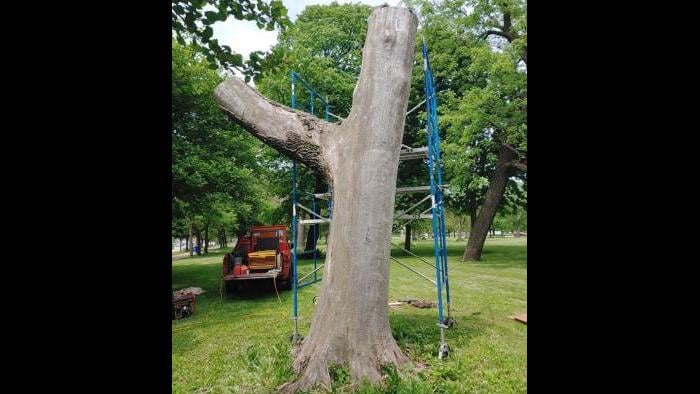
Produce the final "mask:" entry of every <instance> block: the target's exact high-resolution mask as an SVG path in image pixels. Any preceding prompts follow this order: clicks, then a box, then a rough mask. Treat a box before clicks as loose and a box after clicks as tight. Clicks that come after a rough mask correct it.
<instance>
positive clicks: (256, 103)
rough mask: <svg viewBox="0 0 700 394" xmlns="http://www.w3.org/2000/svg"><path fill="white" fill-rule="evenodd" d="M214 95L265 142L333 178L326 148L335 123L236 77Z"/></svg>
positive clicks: (229, 112) (219, 88) (221, 86)
mask: <svg viewBox="0 0 700 394" xmlns="http://www.w3.org/2000/svg"><path fill="white" fill-rule="evenodd" d="M214 98H215V100H216V102H217V103H218V104H219V107H221V109H223V110H224V111H225V112H226V113H227V114H228V115H229V116H230V117H231V119H233V120H234V121H235V122H236V123H238V124H239V125H241V126H242V127H243V128H244V129H246V130H247V131H248V132H250V133H251V134H253V135H254V136H255V137H257V138H258V139H260V140H261V141H263V142H264V143H265V144H267V145H270V146H271V147H273V148H275V149H277V150H278V151H280V152H281V153H282V154H284V155H286V156H288V157H290V158H292V159H294V160H298V161H300V162H302V163H304V164H305V165H307V166H308V167H310V168H313V169H314V170H315V171H316V172H317V173H319V174H323V175H325V176H326V177H327V178H328V179H329V180H330V179H332V178H331V172H330V166H329V163H328V158H327V157H326V156H327V155H325V151H326V150H327V145H328V143H329V141H330V138H332V137H331V135H332V134H333V131H334V130H335V128H336V126H335V125H333V124H331V123H328V122H326V121H323V120H321V119H318V118H317V117H315V116H313V115H311V114H306V113H304V112H301V111H296V110H293V109H291V108H289V107H287V106H284V105H282V104H279V103H276V102H274V101H271V100H268V99H266V98H265V97H263V96H262V95H261V94H260V93H258V92H257V91H256V90H255V89H253V88H251V87H250V86H248V85H247V84H246V83H245V82H243V81H241V80H240V79H238V78H235V77H234V78H229V79H227V80H226V81H224V82H222V83H221V84H219V86H217V87H216V89H215V90H214Z"/></svg>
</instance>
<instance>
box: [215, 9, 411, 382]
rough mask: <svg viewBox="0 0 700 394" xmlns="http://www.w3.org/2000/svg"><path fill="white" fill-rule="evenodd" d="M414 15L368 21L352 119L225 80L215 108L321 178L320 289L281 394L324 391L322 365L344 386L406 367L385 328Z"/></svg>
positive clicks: (389, 14)
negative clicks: (325, 223)
mask: <svg viewBox="0 0 700 394" xmlns="http://www.w3.org/2000/svg"><path fill="white" fill-rule="evenodd" d="M417 26H418V19H417V17H416V16H415V14H413V12H412V11H410V10H408V9H405V8H397V7H388V6H379V7H376V8H375V9H374V10H373V12H372V14H371V15H370V17H369V19H368V29H367V38H366V41H365V45H364V47H363V48H362V68H361V72H360V76H359V78H358V82H357V86H356V87H355V91H354V93H353V100H352V103H353V106H352V109H351V111H350V114H349V115H348V116H347V118H346V119H345V121H343V122H342V123H341V124H332V123H328V122H324V121H322V120H320V119H318V118H316V117H314V116H312V115H310V114H306V113H304V112H302V111H293V110H291V109H290V108H288V107H285V106H283V105H281V104H278V103H274V102H271V101H269V100H267V99H265V98H264V97H262V96H261V95H260V94H258V93H257V92H256V91H254V90H253V89H252V88H250V87H249V86H247V85H246V84H245V83H244V82H242V81H241V80H239V79H237V78H230V79H228V80H226V81H224V82H223V83H222V84H220V85H219V86H218V87H217V88H216V90H215V98H216V100H217V102H218V103H219V105H220V106H221V107H222V108H223V109H224V110H225V111H226V112H227V113H229V114H230V115H231V116H232V117H233V118H234V119H235V120H236V122H237V123H238V124H240V125H241V126H243V128H245V129H246V130H248V131H249V132H250V133H252V134H253V135H255V136H256V137H258V138H259V139H261V140H262V141H263V142H265V143H266V144H268V145H270V146H272V147H273V148H276V149H277V150H279V151H280V152H281V153H283V154H285V155H287V156H288V157H290V158H293V159H295V160H298V161H301V162H302V163H304V164H305V165H306V166H307V167H309V168H311V169H312V170H314V171H316V172H317V173H321V174H324V176H326V179H327V180H328V181H329V184H330V185H331V186H332V188H333V220H332V224H331V230H330V233H329V236H328V237H329V238H328V245H327V250H326V260H325V266H324V273H323V283H322V287H321V290H320V294H319V298H318V305H316V306H315V307H314V312H313V318H312V320H311V328H310V331H309V333H308V336H307V337H306V338H305V339H304V341H303V344H302V345H301V347H299V348H297V349H296V351H295V352H294V357H293V361H292V368H293V370H294V371H295V372H297V373H298V374H299V378H298V380H296V381H295V382H293V383H291V384H288V385H286V386H285V387H284V388H283V389H282V391H283V392H285V393H295V392H298V391H301V390H309V389H311V388H312V387H314V386H316V385H322V386H325V387H327V388H330V387H331V377H330V374H329V368H330V367H332V366H334V365H340V366H345V367H348V370H349V374H350V381H351V382H352V383H357V384H359V383H360V382H361V381H362V380H364V379H366V380H368V381H369V382H371V383H379V382H380V381H382V374H381V368H382V366H385V365H395V366H401V365H404V364H406V363H409V362H410V361H409V359H408V357H406V355H405V354H404V353H403V352H402V351H401V349H400V348H399V346H398V345H397V343H396V340H395V339H394V338H393V337H392V333H391V329H390V327H389V309H388V305H387V298H388V296H389V286H388V285H389V256H390V252H391V248H390V244H389V242H390V240H391V227H392V217H393V212H394V200H395V192H396V175H397V171H398V163H399V151H400V148H401V141H402V137H403V129H404V121H405V114H406V109H407V104H408V96H409V93H410V85H411V74H412V69H413V60H414V56H413V55H414V49H415V44H416V29H417Z"/></svg>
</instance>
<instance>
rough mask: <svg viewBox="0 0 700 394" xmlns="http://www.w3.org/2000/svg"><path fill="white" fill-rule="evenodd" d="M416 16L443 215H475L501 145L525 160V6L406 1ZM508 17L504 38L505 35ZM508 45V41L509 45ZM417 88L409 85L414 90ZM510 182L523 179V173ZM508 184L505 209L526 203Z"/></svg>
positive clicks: (484, 0) (474, 0)
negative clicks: (444, 186) (444, 190)
mask: <svg viewBox="0 0 700 394" xmlns="http://www.w3.org/2000/svg"><path fill="white" fill-rule="evenodd" d="M410 3H411V4H410V5H412V6H413V7H414V8H416V9H417V10H419V13H420V17H421V26H422V28H421V32H420V34H419V36H421V35H422V36H423V37H425V40H426V42H427V44H428V49H429V52H430V53H429V54H430V61H431V66H432V68H433V71H434V74H435V79H436V84H437V90H438V91H443V93H441V94H440V95H439V96H438V101H439V117H440V129H441V133H444V135H442V136H441V137H442V142H443V145H442V146H441V148H442V150H443V159H444V160H443V163H444V165H445V172H446V176H447V178H448V179H447V182H448V183H449V185H450V194H449V195H448V196H447V202H448V204H449V209H448V210H453V211H456V212H457V213H460V214H461V213H473V214H475V213H476V212H477V210H478V207H479V206H480V205H481V204H482V203H483V198H484V195H485V193H486V190H487V189H488V185H489V178H490V176H491V174H492V173H493V171H494V170H495V165H496V161H497V152H498V149H499V147H500V146H501V145H502V144H507V145H509V146H511V147H513V148H514V149H516V150H518V151H519V152H520V154H521V155H523V156H526V155H527V74H526V72H525V71H524V68H523V67H522V66H523V62H522V59H524V57H525V56H524V53H526V42H527V22H526V5H525V4H524V2H521V1H508V0H507V1H492V0H467V1H464V0H462V1H455V0H445V1H441V2H433V1H423V0H417V1H411V2H410ZM505 13H508V14H509V19H508V21H509V23H510V25H509V26H510V28H509V29H507V32H506V33H507V34H506V35H508V36H509V38H508V39H507V38H505V37H503V36H502V35H498V34H486V33H487V32H493V31H501V32H502V31H504V28H506V27H508V26H506V23H505V22H506V18H505V17H504V15H505ZM509 40H510V42H509ZM415 84H419V86H422V85H423V83H422V81H417V78H415V79H414V85H415ZM514 175H515V176H517V177H519V178H521V179H522V180H526V178H525V174H523V173H515V174H514ZM525 201H526V200H525V198H524V193H523V192H522V188H519V187H518V186H517V184H516V182H515V179H512V180H511V181H509V182H508V187H507V190H506V193H505V198H504V200H503V203H502V204H503V205H504V206H511V207H512V206H514V205H517V204H520V205H522V204H523V203H524V202H525Z"/></svg>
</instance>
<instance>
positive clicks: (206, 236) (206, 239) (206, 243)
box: [204, 224, 209, 253]
mask: <svg viewBox="0 0 700 394" xmlns="http://www.w3.org/2000/svg"><path fill="white" fill-rule="evenodd" d="M204 253H209V225H208V224H205V225H204Z"/></svg>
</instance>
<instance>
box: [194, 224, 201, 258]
mask: <svg viewBox="0 0 700 394" xmlns="http://www.w3.org/2000/svg"><path fill="white" fill-rule="evenodd" d="M195 236H196V237H197V256H201V255H202V232H201V230H200V229H199V227H196V228H195Z"/></svg>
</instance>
